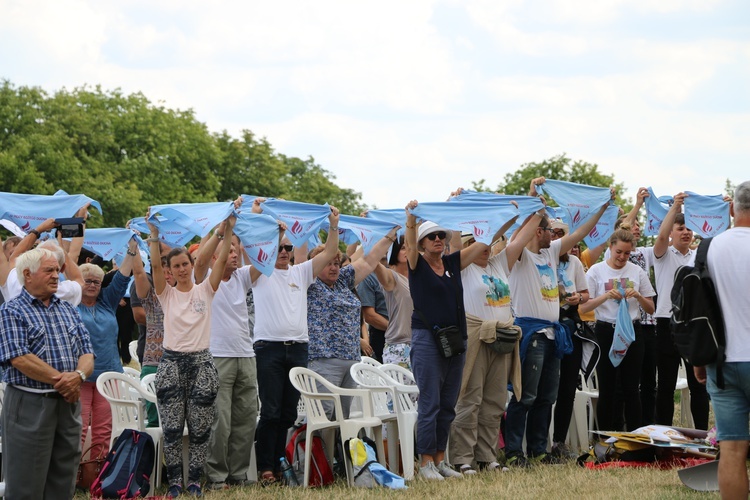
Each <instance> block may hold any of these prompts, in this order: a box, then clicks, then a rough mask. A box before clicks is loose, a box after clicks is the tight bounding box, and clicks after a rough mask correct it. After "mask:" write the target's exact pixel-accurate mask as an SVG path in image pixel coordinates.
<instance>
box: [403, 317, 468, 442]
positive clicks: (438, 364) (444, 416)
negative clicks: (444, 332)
mask: <svg viewBox="0 0 750 500" xmlns="http://www.w3.org/2000/svg"><path fill="white" fill-rule="evenodd" d="M410 356H411V367H412V371H413V373H414V379H415V380H416V382H417V387H419V404H418V405H417V442H416V451H417V453H419V454H420V455H433V456H434V455H435V453H436V452H438V451H445V448H446V446H447V444H448V434H449V432H450V429H451V423H453V419H454V418H456V402H457V401H458V393H459V391H460V390H461V376H462V374H463V370H464V361H465V360H466V354H460V355H458V356H454V357H452V358H444V357H443V356H442V355H441V354H440V352H439V351H438V347H437V341H436V340H435V334H434V333H432V332H431V331H429V330H422V329H413V330H412V333H411V353H410Z"/></svg>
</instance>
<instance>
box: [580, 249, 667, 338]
mask: <svg viewBox="0 0 750 500" xmlns="http://www.w3.org/2000/svg"><path fill="white" fill-rule="evenodd" d="M586 280H587V281H588V284H589V296H590V297H591V298H595V297H599V296H601V295H604V294H605V293H607V292H609V291H610V290H612V288H613V287H615V286H616V285H615V283H616V282H618V281H619V282H620V285H621V286H622V288H623V289H628V288H632V289H633V290H636V291H638V293H640V294H641V295H643V296H644V297H653V296H654V295H656V294H655V293H654V289H653V287H652V286H651V281H649V279H648V274H646V272H645V271H644V270H643V269H641V268H640V267H639V266H637V265H635V264H633V263H632V262H627V263H626V264H625V266H624V267H623V268H622V269H615V268H613V267H610V266H609V264H607V262H606V261H605V262H599V263H598V264H594V265H593V266H591V269H589V272H587V273H586ZM619 307H620V303H619V302H618V301H616V300H614V299H607V300H606V301H604V303H603V304H601V305H600V306H598V307H597V308H596V309H594V313H595V314H596V319H597V320H598V321H607V322H608V323H615V322H616V320H617V311H618V309H619ZM628 312H629V313H630V319H632V320H634V321H635V320H636V319H638V318H639V313H638V301H637V300H636V299H635V298H632V299H628Z"/></svg>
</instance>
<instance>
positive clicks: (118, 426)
mask: <svg viewBox="0 0 750 500" xmlns="http://www.w3.org/2000/svg"><path fill="white" fill-rule="evenodd" d="M96 388H97V390H98V391H99V393H100V394H101V395H102V396H104V398H105V399H106V400H107V401H109V406H110V409H111V410H112V435H113V436H115V437H117V436H119V435H120V433H121V432H122V431H123V430H124V429H137V430H139V431H143V430H144V429H145V421H144V418H143V416H142V402H141V400H140V396H141V395H142V394H143V389H141V385H140V383H138V382H137V381H136V380H134V379H133V378H132V377H130V376H129V375H125V374H123V373H117V372H104V373H102V374H101V375H99V377H98V378H97V380H96Z"/></svg>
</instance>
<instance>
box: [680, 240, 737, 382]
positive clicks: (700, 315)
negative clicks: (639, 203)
mask: <svg viewBox="0 0 750 500" xmlns="http://www.w3.org/2000/svg"><path fill="white" fill-rule="evenodd" d="M710 245H711V238H706V239H704V240H703V241H701V244H700V245H699V246H698V251H697V253H696V256H695V266H681V267H680V268H678V269H677V271H676V272H675V276H674V285H673V286H672V293H671V299H672V318H671V320H670V326H671V329H672V338H673V339H674V343H675V347H677V351H678V352H679V353H680V355H681V356H682V357H683V358H685V359H686V360H687V361H688V362H689V363H690V364H692V365H693V366H705V365H708V364H712V363H715V364H716V373H717V385H718V386H719V387H720V388H723V387H724V376H723V374H722V370H721V368H722V365H723V364H724V359H725V357H726V356H725V354H724V350H725V347H726V340H725V338H724V318H723V317H722V314H721V306H720V304H719V299H718V297H717V296H716V287H715V286H714V282H713V280H712V279H711V276H710V275H709V274H708V267H707V257H708V247H709V246H710Z"/></svg>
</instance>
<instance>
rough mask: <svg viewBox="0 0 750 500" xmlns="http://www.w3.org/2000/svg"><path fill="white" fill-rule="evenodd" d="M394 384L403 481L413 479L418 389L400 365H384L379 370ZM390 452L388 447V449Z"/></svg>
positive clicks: (411, 376)
mask: <svg viewBox="0 0 750 500" xmlns="http://www.w3.org/2000/svg"><path fill="white" fill-rule="evenodd" d="M379 370H380V371H382V372H383V373H385V374H386V375H387V376H388V377H389V378H390V379H392V380H393V381H395V382H396V384H397V385H395V386H393V389H394V392H395V396H396V397H395V399H394V403H393V406H394V409H395V410H396V416H397V421H398V435H399V445H400V447H401V461H402V462H403V471H404V479H407V480H411V479H414V439H415V438H414V431H415V428H416V426H417V403H416V400H417V398H418V396H419V388H418V387H417V382H416V381H415V380H414V374H412V372H410V371H409V370H407V369H406V368H404V367H403V366H400V365H395V364H385V365H382V366H381V367H380V368H379ZM389 450H390V447H389Z"/></svg>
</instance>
